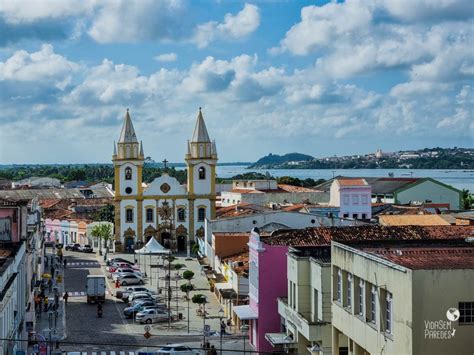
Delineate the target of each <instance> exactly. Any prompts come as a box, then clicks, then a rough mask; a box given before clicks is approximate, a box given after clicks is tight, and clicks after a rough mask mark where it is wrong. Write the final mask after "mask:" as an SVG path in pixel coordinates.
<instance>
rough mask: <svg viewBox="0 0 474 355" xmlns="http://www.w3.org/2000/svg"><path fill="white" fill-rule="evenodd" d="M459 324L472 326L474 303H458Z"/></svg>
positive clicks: (473, 321)
mask: <svg viewBox="0 0 474 355" xmlns="http://www.w3.org/2000/svg"><path fill="white" fill-rule="evenodd" d="M459 324H474V302H459Z"/></svg>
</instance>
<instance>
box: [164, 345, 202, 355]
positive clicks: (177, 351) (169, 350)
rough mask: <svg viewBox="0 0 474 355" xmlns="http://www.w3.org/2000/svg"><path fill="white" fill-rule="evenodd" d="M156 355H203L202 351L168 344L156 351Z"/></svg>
mask: <svg viewBox="0 0 474 355" xmlns="http://www.w3.org/2000/svg"><path fill="white" fill-rule="evenodd" d="M157 354H160V355H164V354H166V355H196V354H204V353H203V352H202V351H195V350H192V349H191V348H190V347H189V346H186V345H182V344H169V345H166V346H163V347H162V348H160V349H158V352H157Z"/></svg>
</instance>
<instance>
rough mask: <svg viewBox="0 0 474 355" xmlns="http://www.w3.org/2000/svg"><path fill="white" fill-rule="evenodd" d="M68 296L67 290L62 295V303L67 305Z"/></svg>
mask: <svg viewBox="0 0 474 355" xmlns="http://www.w3.org/2000/svg"><path fill="white" fill-rule="evenodd" d="M68 298H69V294H68V293H67V291H66V293H65V294H64V296H63V300H64V305H67V299H68Z"/></svg>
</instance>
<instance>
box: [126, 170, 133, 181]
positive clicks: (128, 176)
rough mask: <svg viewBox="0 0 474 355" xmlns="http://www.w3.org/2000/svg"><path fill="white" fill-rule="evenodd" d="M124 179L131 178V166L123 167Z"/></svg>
mask: <svg viewBox="0 0 474 355" xmlns="http://www.w3.org/2000/svg"><path fill="white" fill-rule="evenodd" d="M125 180H132V168H131V167H126V168H125Z"/></svg>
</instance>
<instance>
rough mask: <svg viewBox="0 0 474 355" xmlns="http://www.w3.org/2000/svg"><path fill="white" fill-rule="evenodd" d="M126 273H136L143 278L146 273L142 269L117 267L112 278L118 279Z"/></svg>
mask: <svg viewBox="0 0 474 355" xmlns="http://www.w3.org/2000/svg"><path fill="white" fill-rule="evenodd" d="M124 275H136V276H138V277H141V278H143V277H144V275H143V274H142V273H141V272H140V271H135V270H132V269H117V271H115V272H113V273H112V280H114V281H115V280H117V279H119V278H120V277H122V276H124Z"/></svg>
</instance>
